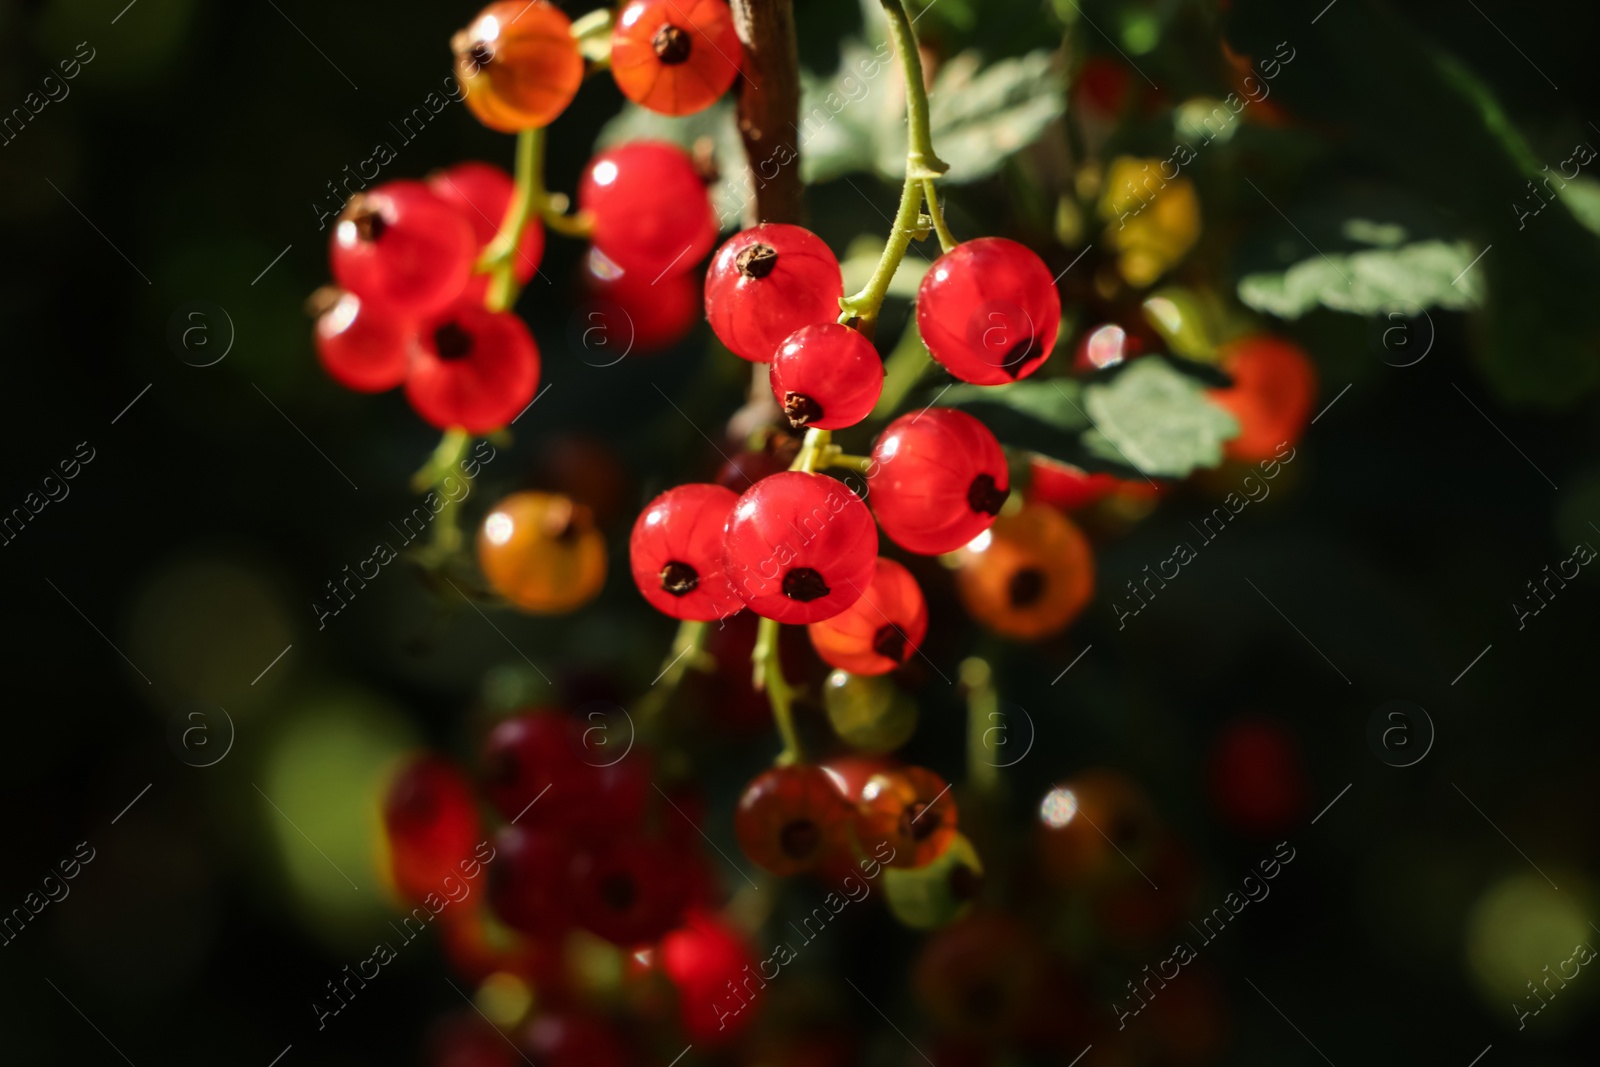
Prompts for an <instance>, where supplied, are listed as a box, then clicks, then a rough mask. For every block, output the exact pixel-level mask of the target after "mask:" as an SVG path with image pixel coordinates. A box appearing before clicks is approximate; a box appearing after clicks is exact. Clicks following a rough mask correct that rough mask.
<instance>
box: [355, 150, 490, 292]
mask: <svg viewBox="0 0 1600 1067" xmlns="http://www.w3.org/2000/svg"><path fill="white" fill-rule="evenodd" d="M474 251H475V248H474V245H473V241H472V227H471V226H468V225H467V221H466V220H465V219H463V218H462V217H461V216H460V215H459V214H458V213H457V212H456V210H455V208H453V207H451V206H450V205H449V204H447V203H445V202H444V201H443V200H441V199H439V197H438V196H436V195H435V194H434V193H433V192H432V191H430V190H429V189H428V187H427V186H426V185H423V184H422V183H421V182H413V181H401V182H387V183H385V184H383V185H380V186H377V187H376V188H373V189H370V190H368V191H367V192H364V193H357V194H356V195H355V196H353V197H351V198H350V202H349V203H348V204H346V205H345V208H344V211H343V212H342V213H341V214H340V215H339V221H338V222H337V223H335V224H334V227H333V247H332V249H331V250H330V251H329V255H328V258H329V260H330V261H331V263H332V266H333V276H334V278H335V280H337V281H338V283H339V285H340V286H341V287H342V288H344V289H347V290H349V291H350V292H352V293H355V294H356V295H357V296H359V297H361V298H362V299H363V300H365V301H368V302H370V303H373V304H382V305H384V306H385V307H387V308H390V309H393V310H394V311H398V312H401V313H403V314H407V315H412V316H423V315H431V314H433V313H434V312H436V311H440V310H443V309H444V308H445V307H447V306H448V305H449V304H450V303H451V302H452V301H454V300H455V299H456V298H457V297H459V296H460V295H461V292H462V290H463V289H464V288H466V284H467V278H468V277H469V276H470V275H471V273H472V260H473V252H474Z"/></svg>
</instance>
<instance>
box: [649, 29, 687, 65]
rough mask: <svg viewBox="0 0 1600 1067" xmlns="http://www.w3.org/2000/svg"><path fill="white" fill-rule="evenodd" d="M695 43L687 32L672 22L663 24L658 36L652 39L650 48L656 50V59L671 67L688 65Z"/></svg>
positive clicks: (657, 33) (657, 32)
mask: <svg viewBox="0 0 1600 1067" xmlns="http://www.w3.org/2000/svg"><path fill="white" fill-rule="evenodd" d="M693 43H694V42H693V41H692V40H691V39H690V37H689V34H688V33H687V32H686V31H684V30H681V29H679V28H678V27H676V26H674V25H673V24H672V23H670V22H665V23H662V25H661V28H660V29H659V30H657V31H656V35H655V36H654V37H652V38H651V39H650V47H651V48H653V49H655V53H656V58H657V59H659V60H661V62H663V63H665V64H667V65H668V66H669V67H675V66H677V65H678V64H679V63H687V62H688V61H689V52H690V50H691V48H692V46H693Z"/></svg>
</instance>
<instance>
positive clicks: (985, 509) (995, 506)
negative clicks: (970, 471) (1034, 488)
mask: <svg viewBox="0 0 1600 1067" xmlns="http://www.w3.org/2000/svg"><path fill="white" fill-rule="evenodd" d="M1009 495H1010V493H1009V491H1008V490H1005V489H1001V488H1000V487H999V486H998V485H996V484H995V481H994V475H992V474H980V475H978V476H977V477H976V478H974V479H972V484H971V485H969V486H967V506H968V507H970V508H971V509H972V510H973V511H981V512H982V513H983V514H985V515H998V514H1000V509H1001V508H1003V507H1005V503H1006V497H1007V496H1009Z"/></svg>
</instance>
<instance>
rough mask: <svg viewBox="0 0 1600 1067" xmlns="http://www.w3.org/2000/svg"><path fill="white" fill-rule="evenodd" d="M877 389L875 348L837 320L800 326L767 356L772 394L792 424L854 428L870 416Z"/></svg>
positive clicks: (879, 378) (878, 370)
mask: <svg viewBox="0 0 1600 1067" xmlns="http://www.w3.org/2000/svg"><path fill="white" fill-rule="evenodd" d="M882 392H883V360H881V359H879V358H878V350H877V349H876V348H873V347H872V342H871V341H868V340H867V339H866V338H865V337H863V336H862V335H861V334H860V333H859V332H857V331H855V330H852V329H851V328H850V327H848V326H841V325H839V324H838V323H837V322H819V323H816V324H814V325H811V326H802V327H801V328H800V329H798V330H796V331H795V332H794V333H792V334H790V335H789V336H788V337H787V338H785V339H784V342H783V344H781V345H779V346H778V351H777V353H776V354H775V355H774V356H773V357H772V395H773V397H774V398H776V399H777V401H778V405H779V406H780V407H782V408H783V413H784V414H785V415H787V416H788V417H789V422H790V424H791V425H793V426H795V427H796V428H801V427H812V426H814V427H816V428H817V429H820V430H841V429H844V428H845V427H846V426H854V425H855V424H856V423H858V422H860V421H861V420H862V419H864V418H866V417H867V416H868V415H870V414H872V408H873V405H875V404H876V403H877V402H878V396H879V394H881V393H882Z"/></svg>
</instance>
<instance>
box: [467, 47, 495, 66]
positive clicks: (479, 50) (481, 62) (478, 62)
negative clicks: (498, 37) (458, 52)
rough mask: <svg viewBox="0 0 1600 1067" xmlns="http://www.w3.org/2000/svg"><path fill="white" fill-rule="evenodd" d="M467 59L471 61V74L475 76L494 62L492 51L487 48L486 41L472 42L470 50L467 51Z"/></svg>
mask: <svg viewBox="0 0 1600 1067" xmlns="http://www.w3.org/2000/svg"><path fill="white" fill-rule="evenodd" d="M467 58H468V59H470V60H471V61H472V73H474V74H476V73H478V71H480V70H482V69H483V68H484V67H487V66H488V65H489V64H490V63H492V62H494V49H492V48H490V47H489V42H488V41H474V42H473V43H472V48H471V49H469V50H468V51H467Z"/></svg>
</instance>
